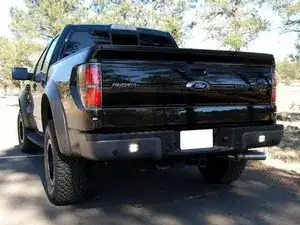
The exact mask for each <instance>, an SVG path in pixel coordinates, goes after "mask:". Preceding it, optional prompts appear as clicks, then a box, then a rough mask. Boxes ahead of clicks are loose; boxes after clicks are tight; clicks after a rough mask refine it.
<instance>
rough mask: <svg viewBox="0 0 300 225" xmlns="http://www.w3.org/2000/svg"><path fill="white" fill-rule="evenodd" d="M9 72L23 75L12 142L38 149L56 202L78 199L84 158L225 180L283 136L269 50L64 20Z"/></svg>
mask: <svg viewBox="0 0 300 225" xmlns="http://www.w3.org/2000/svg"><path fill="white" fill-rule="evenodd" d="M12 77H13V79H16V80H28V83H27V85H26V87H25V90H23V91H22V93H21V94H20V97H19V105H20V111H19V115H18V137H19V142H20V146H21V147H22V151H23V152H28V153H31V152H34V151H37V150H38V147H39V148H41V147H42V148H43V149H44V164H45V180H46V187H47V188H46V192H47V195H48V198H49V200H50V201H51V202H52V203H53V204H56V205H64V204H71V203H75V202H78V201H79V200H81V199H83V197H84V196H85V193H86V192H87V190H88V185H87V184H88V179H87V177H88V168H89V166H88V165H89V164H90V163H91V162H93V161H98V162H105V163H108V164H109V163H112V165H116V164H115V163H116V162H117V163H121V162H130V163H133V164H134V165H140V166H146V165H149V166H150V165H155V166H157V168H162V167H163V168H165V167H175V166H178V165H195V166H197V167H198V168H199V171H200V173H201V175H202V177H203V179H204V180H205V181H208V182H211V183H227V184H228V183H231V182H233V181H234V180H236V179H238V177H239V176H240V174H241V173H242V172H243V170H244V168H245V165H246V162H247V161H248V160H263V159H265V158H266V156H265V154H264V153H262V152H259V151H256V150H253V148H257V147H265V146H274V145H278V144H279V143H280V141H281V138H282V135H283V126H281V125H278V124H276V77H275V61H274V57H273V56H272V55H269V54H258V53H247V52H233V51H212V50H192V49H183V48H179V47H178V45H177V44H176V42H175V41H174V39H173V37H172V36H171V35H170V34H169V33H168V32H164V31H159V30H153V29H145V28H135V27H131V26H125V25H124V26H123V25H114V24H113V25H68V26H66V27H65V28H64V29H63V30H62V31H61V33H60V34H59V35H58V36H56V37H55V38H54V39H53V40H52V41H51V42H50V44H49V45H48V46H47V47H46V48H45V50H44V51H43V53H42V54H41V56H40V58H39V60H38V62H37V64H36V67H35V69H34V72H33V73H29V72H28V70H27V69H26V68H20V67H15V68H13V71H12ZM136 162H139V163H136ZM97 179H98V178H97Z"/></svg>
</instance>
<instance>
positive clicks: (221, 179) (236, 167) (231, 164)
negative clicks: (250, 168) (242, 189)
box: [198, 157, 247, 184]
mask: <svg viewBox="0 0 300 225" xmlns="http://www.w3.org/2000/svg"><path fill="white" fill-rule="evenodd" d="M246 165H247V160H239V161H237V160H230V159H228V158H217V157H212V158H208V159H207V162H206V166H204V167H202V166H198V169H199V171H200V173H201V175H202V177H203V179H204V180H205V181H206V182H208V183H223V184H230V183H232V182H234V181H235V180H237V179H238V178H239V177H240V176H241V174H242V173H243V171H244V169H245V167H246Z"/></svg>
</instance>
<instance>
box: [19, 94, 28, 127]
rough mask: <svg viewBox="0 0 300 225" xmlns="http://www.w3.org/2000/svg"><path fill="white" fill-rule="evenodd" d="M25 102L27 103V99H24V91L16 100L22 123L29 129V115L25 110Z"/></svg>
mask: <svg viewBox="0 0 300 225" xmlns="http://www.w3.org/2000/svg"><path fill="white" fill-rule="evenodd" d="M26 101H27V97H26V91H22V92H21V94H20V95H19V98H18V102H19V107H20V110H21V113H22V117H23V122H24V126H25V127H26V128H30V123H29V121H30V119H29V117H30V115H29V113H28V112H27V110H26Z"/></svg>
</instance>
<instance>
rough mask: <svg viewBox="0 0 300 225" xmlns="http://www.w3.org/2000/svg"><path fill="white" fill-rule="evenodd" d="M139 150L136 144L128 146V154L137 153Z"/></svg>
mask: <svg viewBox="0 0 300 225" xmlns="http://www.w3.org/2000/svg"><path fill="white" fill-rule="evenodd" d="M138 150H139V145H138V144H129V152H131V153H133V152H137V151H138Z"/></svg>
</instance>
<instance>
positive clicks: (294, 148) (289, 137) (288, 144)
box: [267, 126, 300, 163]
mask: <svg viewBox="0 0 300 225" xmlns="http://www.w3.org/2000/svg"><path fill="white" fill-rule="evenodd" d="M267 152H268V156H269V157H271V158H273V159H280V160H282V161H284V162H286V163H295V162H299V163H300V128H298V127H293V126H286V127H285V129H284V136H283V139H282V141H281V143H280V144H279V145H278V146H276V147H272V148H269V149H268V150H267Z"/></svg>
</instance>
